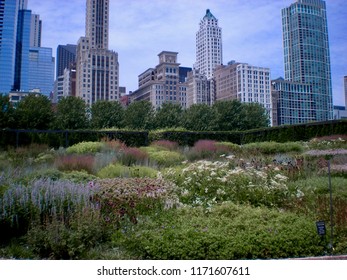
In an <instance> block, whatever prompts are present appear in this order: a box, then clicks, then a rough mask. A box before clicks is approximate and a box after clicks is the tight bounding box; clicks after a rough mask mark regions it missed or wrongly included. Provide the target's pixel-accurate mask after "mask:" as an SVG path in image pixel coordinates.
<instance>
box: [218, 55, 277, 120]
mask: <svg viewBox="0 0 347 280" xmlns="http://www.w3.org/2000/svg"><path fill="white" fill-rule="evenodd" d="M214 80H215V92H216V101H223V100H233V99H237V100H239V101H240V102H243V103H259V104H261V105H262V106H263V107H264V108H265V109H266V111H267V113H268V116H269V119H270V123H271V124H272V100H271V85H270V69H269V68H265V67H258V66H252V65H249V64H247V63H239V62H235V61H231V62H229V63H228V65H220V66H217V68H216V70H215V73H214Z"/></svg>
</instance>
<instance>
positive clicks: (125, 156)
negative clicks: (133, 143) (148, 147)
mask: <svg viewBox="0 0 347 280" xmlns="http://www.w3.org/2000/svg"><path fill="white" fill-rule="evenodd" d="M147 159H148V154H147V153H146V152H145V151H143V150H141V149H139V148H133V147H126V148H124V149H122V151H121V153H120V155H119V157H118V160H119V162H120V163H122V164H123V165H127V166H131V165H135V164H143V163H144V162H146V161H147Z"/></svg>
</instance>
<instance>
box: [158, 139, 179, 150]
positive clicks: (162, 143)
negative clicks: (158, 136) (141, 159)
mask: <svg viewBox="0 0 347 280" xmlns="http://www.w3.org/2000/svg"><path fill="white" fill-rule="evenodd" d="M151 146H154V147H160V148H164V149H166V150H169V151H174V150H177V149H178V143H177V142H174V141H170V140H158V141H154V142H152V143H151Z"/></svg>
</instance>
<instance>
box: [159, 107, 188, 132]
mask: <svg viewBox="0 0 347 280" xmlns="http://www.w3.org/2000/svg"><path fill="white" fill-rule="evenodd" d="M182 116H183V110H182V107H181V105H180V104H174V103H168V102H166V103H163V104H162V106H161V108H160V109H159V110H158V111H157V112H156V113H155V119H154V122H155V127H156V128H175V127H180V126H181V123H182Z"/></svg>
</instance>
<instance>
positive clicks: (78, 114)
mask: <svg viewBox="0 0 347 280" xmlns="http://www.w3.org/2000/svg"><path fill="white" fill-rule="evenodd" d="M87 127H88V118H87V106H86V104H85V102H84V101H83V100H82V99H81V98H77V97H74V96H68V97H64V98H62V99H61V100H60V101H59V102H58V105H57V112H56V118H55V123H54V128H56V129H84V128H87Z"/></svg>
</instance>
